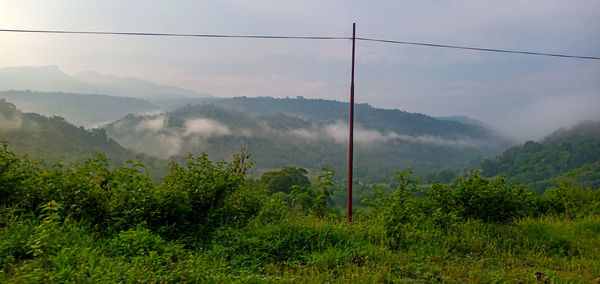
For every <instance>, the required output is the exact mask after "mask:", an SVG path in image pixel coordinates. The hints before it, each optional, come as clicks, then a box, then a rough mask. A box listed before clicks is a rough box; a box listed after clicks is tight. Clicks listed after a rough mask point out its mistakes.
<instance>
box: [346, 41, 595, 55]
mask: <svg viewBox="0 0 600 284" xmlns="http://www.w3.org/2000/svg"><path fill="white" fill-rule="evenodd" d="M356 39H357V40H362V41H374V42H383V43H396V44H406V45H419V46H428V47H441V48H453V49H466V50H477V51H487V52H502V53H515V54H526V55H541V56H553V57H566V58H578V59H594V60H600V57H595V56H582V55H570V54H558V53H545V52H535V51H519V50H508V49H495V48H483V47H470V46H459V45H447V44H436V43H423V42H410V41H398V40H387V39H374V38H364V37H357V38H356Z"/></svg>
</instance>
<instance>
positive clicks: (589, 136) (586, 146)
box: [482, 121, 600, 192]
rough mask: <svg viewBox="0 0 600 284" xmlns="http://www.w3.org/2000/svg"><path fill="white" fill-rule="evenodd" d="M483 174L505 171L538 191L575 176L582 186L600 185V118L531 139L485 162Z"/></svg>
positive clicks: (509, 178)
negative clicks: (537, 138)
mask: <svg viewBox="0 0 600 284" xmlns="http://www.w3.org/2000/svg"><path fill="white" fill-rule="evenodd" d="M482 168H483V174H484V175H485V176H488V177H491V176H496V175H500V174H503V175H505V176H506V178H507V179H508V180H509V181H511V182H514V183H518V184H526V185H528V186H529V187H530V188H532V189H535V190H536V191H538V192H543V191H544V190H545V189H546V188H548V187H550V186H556V185H557V181H556V178H557V177H562V178H565V177H567V176H569V175H570V176H572V177H573V178H574V182H576V183H577V184H578V186H581V187H590V188H598V187H600V121H597V122H583V123H580V124H578V125H576V126H574V127H572V128H570V129H560V130H557V131H555V132H554V133H552V134H551V135H549V136H548V137H546V138H545V139H543V140H542V141H540V142H533V141H528V142H526V143H525V144H523V145H521V146H515V147H512V148H510V149H508V150H506V151H505V152H504V153H502V155H499V156H498V157H496V158H493V159H489V160H486V161H484V162H483V164H482Z"/></svg>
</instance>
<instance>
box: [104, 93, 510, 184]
mask: <svg viewBox="0 0 600 284" xmlns="http://www.w3.org/2000/svg"><path fill="white" fill-rule="evenodd" d="M183 101H185V100H183ZM188 102H193V103H197V104H194V105H187V106H183V107H181V108H178V109H175V110H172V111H171V112H169V113H165V114H159V115H152V116H139V115H128V116H126V117H124V118H122V119H120V120H118V121H116V122H114V123H111V124H108V125H106V127H105V129H106V132H107V134H108V136H109V137H111V138H112V139H115V140H116V141H117V142H119V143H120V144H121V145H123V146H125V147H127V148H129V149H132V150H133V151H135V152H138V153H145V154H147V155H152V156H158V157H161V158H170V157H174V156H175V157H176V156H184V155H186V154H187V153H202V152H206V153H208V154H209V155H210V156H211V157H215V158H216V159H225V158H227V157H229V156H231V155H232V154H233V153H235V152H237V151H238V150H239V149H240V148H244V149H247V150H248V151H250V152H252V153H253V154H254V155H255V156H256V161H255V165H254V167H253V171H252V174H253V175H254V176H257V177H258V176H260V175H261V174H262V173H264V172H266V171H270V170H273V169H279V168H282V167H284V166H289V165H292V166H296V167H301V168H304V169H307V170H308V171H309V172H310V174H311V175H315V173H317V172H318V171H319V169H321V168H331V169H333V170H335V171H336V172H345V171H347V169H346V168H345V167H344V166H343V165H345V164H346V159H347V148H346V147H347V142H346V141H347V137H348V126H347V121H348V104H347V103H342V102H337V101H331V100H310V99H303V98H295V99H291V98H286V99H276V98H268V97H262V98H232V99H217V98H207V99H195V100H192V99H190V100H189V101H188ZM356 123H357V124H356V131H355V142H356V143H355V147H356V151H355V153H356V158H355V161H356V171H355V177H356V179H357V180H360V181H361V182H363V183H382V182H391V180H392V178H391V177H392V175H393V171H392V170H391V169H402V170H404V169H407V168H410V169H412V170H414V171H415V174H416V175H419V176H425V175H426V174H427V173H429V172H431V171H435V170H438V169H441V168H459V169H464V168H469V167H470V165H471V164H472V163H471V161H472V160H474V159H478V161H481V159H482V158H485V157H490V156H491V155H495V154H497V153H500V151H502V150H503V149H505V147H507V146H508V144H507V142H506V141H505V140H504V139H502V138H499V137H498V136H497V135H495V134H494V133H493V132H492V131H491V130H489V129H486V128H483V127H481V126H478V125H471V124H463V123H459V122H455V121H444V120H439V119H435V118H433V117H429V116H426V115H423V114H415V113H408V112H404V111H400V110H385V109H377V108H373V107H371V106H369V105H367V104H359V105H357V106H356Z"/></svg>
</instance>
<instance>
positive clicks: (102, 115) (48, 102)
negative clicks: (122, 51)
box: [0, 91, 159, 127]
mask: <svg viewBox="0 0 600 284" xmlns="http://www.w3.org/2000/svg"><path fill="white" fill-rule="evenodd" d="M0 98H4V99H6V100H7V101H9V102H11V103H13V104H14V105H16V106H17V108H18V109H19V110H21V111H24V112H35V113H38V114H42V115H46V116H54V115H56V116H60V117H63V118H65V119H66V120H67V121H68V122H70V123H72V124H75V125H78V126H84V127H93V126H97V125H99V124H102V123H106V122H112V121H114V120H117V119H119V118H121V117H123V116H125V115H126V114H129V113H140V112H158V111H159V109H158V107H157V106H155V105H153V104H152V103H150V102H148V101H146V100H142V99H136V98H125V97H114V96H107V95H94V94H73V93H62V92H33V91H2V92H0Z"/></svg>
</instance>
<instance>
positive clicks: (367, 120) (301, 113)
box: [155, 97, 509, 144]
mask: <svg viewBox="0 0 600 284" xmlns="http://www.w3.org/2000/svg"><path fill="white" fill-rule="evenodd" d="M155 103H156V104H157V105H158V106H161V107H162V108H163V109H175V108H176V107H177V106H179V107H181V106H185V105H186V104H189V105H193V104H206V103H208V104H214V105H217V106H222V107H226V108H232V109H236V110H239V111H243V112H246V113H257V112H261V113H282V114H286V115H292V116H297V117H300V118H302V119H305V120H307V121H314V122H319V123H328V122H335V121H344V122H347V121H348V119H349V104H348V103H346V102H340V101H335V100H323V99H305V98H302V97H297V98H272V97H258V98H249V97H235V98H198V99H173V100H163V101H156V102H155ZM355 122H356V123H359V124H361V125H362V126H363V127H365V128H373V129H379V130H388V131H396V132H400V133H404V134H423V135H436V136H439V135H442V136H446V137H452V136H454V137H459V136H462V137H464V136H468V137H471V138H480V139H495V140H496V141H497V142H498V143H500V144H503V143H504V144H506V143H509V142H508V141H506V140H504V139H502V138H501V137H499V136H497V135H495V134H494V133H493V132H492V131H491V130H489V129H487V128H485V127H482V126H481V125H476V124H471V123H461V122H458V121H454V120H447V119H436V118H434V117H431V116H427V115H424V114H420V113H410V112H406V111H401V110H398V109H380V108H374V107H372V106H370V105H368V104H356V105H355Z"/></svg>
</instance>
